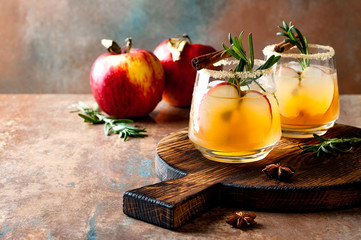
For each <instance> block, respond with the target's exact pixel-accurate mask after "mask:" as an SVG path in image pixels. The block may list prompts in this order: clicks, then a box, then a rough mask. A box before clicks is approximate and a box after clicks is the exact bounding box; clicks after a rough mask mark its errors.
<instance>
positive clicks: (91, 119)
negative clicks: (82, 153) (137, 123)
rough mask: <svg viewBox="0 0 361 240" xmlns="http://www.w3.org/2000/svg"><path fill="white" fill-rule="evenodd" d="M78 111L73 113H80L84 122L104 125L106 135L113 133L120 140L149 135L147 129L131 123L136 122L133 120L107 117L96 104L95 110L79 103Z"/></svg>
mask: <svg viewBox="0 0 361 240" xmlns="http://www.w3.org/2000/svg"><path fill="white" fill-rule="evenodd" d="M76 107H77V108H78V109H77V110H74V111H71V112H73V113H74V112H78V116H79V117H81V118H83V119H84V122H88V123H92V124H103V123H104V132H105V135H107V136H109V135H110V134H111V132H113V133H114V134H119V137H120V138H123V139H124V141H126V140H127V138H128V137H142V138H143V137H146V136H148V135H147V134H144V133H143V132H146V130H145V128H136V127H133V126H131V125H129V123H133V122H134V121H133V120H131V119H117V118H116V117H111V116H105V115H103V114H102V113H101V112H100V108H99V106H98V104H96V103H95V105H94V108H92V107H90V106H88V105H87V104H85V103H83V102H79V103H78V105H77V106H76Z"/></svg>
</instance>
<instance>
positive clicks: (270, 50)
mask: <svg viewBox="0 0 361 240" xmlns="http://www.w3.org/2000/svg"><path fill="white" fill-rule="evenodd" d="M276 45H277V44H272V45H268V46H266V47H265V48H264V49H263V54H264V55H265V56H270V55H276V56H281V57H282V58H303V59H314V60H317V59H318V60H328V59H330V58H332V57H333V56H335V50H334V49H333V48H332V47H330V46H324V45H319V44H308V47H309V48H318V49H322V50H325V52H323V53H313V54H303V53H279V52H276V51H275V50H274V48H275V46H276ZM294 48H297V47H296V46H293V47H292V48H291V49H294Z"/></svg>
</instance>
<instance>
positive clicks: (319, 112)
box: [263, 44, 339, 138]
mask: <svg viewBox="0 0 361 240" xmlns="http://www.w3.org/2000/svg"><path fill="white" fill-rule="evenodd" d="M308 46H309V50H310V52H311V53H310V54H307V55H306V54H300V53H299V52H298V50H297V48H296V47H293V48H291V49H290V50H289V51H287V53H277V52H275V51H274V47H275V45H269V46H266V47H265V48H264V49H263V53H264V55H265V56H266V58H268V57H269V56H271V55H280V56H281V60H280V61H279V62H278V63H277V66H276V70H275V82H276V87H277V91H276V97H277V99H278V102H279V108H280V114H281V125H282V136H284V137H291V138H308V137H312V136H313V134H318V135H323V134H325V133H326V131H327V130H328V129H329V128H331V127H332V126H333V125H334V122H335V121H336V120H337V118H338V116H339V94H338V86H337V74H336V67H335V60H334V55H335V51H334V49H333V48H332V47H329V46H322V45H316V44H309V45H308Z"/></svg>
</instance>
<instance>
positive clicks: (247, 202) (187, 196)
mask: <svg viewBox="0 0 361 240" xmlns="http://www.w3.org/2000/svg"><path fill="white" fill-rule="evenodd" d="M356 133H358V134H361V129H360V128H355V127H351V126H346V125H341V124H336V125H335V126H334V127H333V128H332V129H330V130H329V131H328V132H327V133H326V135H325V137H326V138H330V137H346V136H355V134H356ZM187 134H188V133H187V130H186V129H184V130H180V131H178V132H175V133H172V134H170V135H169V136H167V137H165V138H164V139H162V140H161V141H160V142H159V144H158V146H157V149H156V156H155V166H156V172H157V174H158V176H159V178H160V179H161V180H162V182H160V183H157V184H153V185H149V186H145V187H141V188H138V189H134V190H130V191H127V192H125V193H124V197H123V211H124V213H125V214H127V215H128V216H131V217H134V218H137V219H140V220H143V221H146V222H150V223H152V224H155V225H158V226H161V227H164V228H169V229H176V228H178V227H180V226H182V225H183V224H185V223H186V222H188V221H189V220H191V219H192V218H194V217H195V216H197V215H199V214H200V213H202V212H204V211H206V210H207V209H209V208H212V207H214V206H218V205H221V206H229V207H236V208H238V209H241V210H245V209H247V210H252V209H253V210H263V211H281V212H290V211H292V212H305V211H318V210H330V209H339V208H345V207H351V206H356V205H359V204H360V203H361V147H360V148H358V149H356V150H355V151H353V152H352V153H345V154H339V155H337V156H336V157H334V156H331V155H323V156H322V157H319V158H317V157H316V156H314V155H311V154H302V155H301V154H300V149H299V148H298V145H304V144H310V143H316V142H317V141H316V140H314V139H289V138H282V139H281V141H280V142H279V143H278V144H277V146H276V147H275V148H274V149H273V151H272V152H271V153H270V154H269V155H268V156H267V157H266V158H265V159H264V160H261V161H258V162H253V163H246V164H229V163H228V164H227V163H218V162H214V161H210V160H207V159H206V158H204V157H203V156H202V155H201V154H200V152H199V151H198V150H197V149H196V148H195V147H194V146H193V144H192V143H191V142H190V141H189V139H188V136H187ZM277 162H279V163H281V164H286V165H288V166H290V167H292V168H294V169H295V170H296V172H295V174H294V175H293V176H292V179H291V181H289V182H278V181H276V180H272V179H268V178H267V177H266V175H265V174H263V173H262V169H263V168H264V167H265V166H266V165H268V164H270V163H277Z"/></svg>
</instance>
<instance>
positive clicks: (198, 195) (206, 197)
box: [123, 174, 220, 229]
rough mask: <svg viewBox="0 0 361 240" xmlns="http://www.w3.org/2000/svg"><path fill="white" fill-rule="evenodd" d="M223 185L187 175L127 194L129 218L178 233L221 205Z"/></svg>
mask: <svg viewBox="0 0 361 240" xmlns="http://www.w3.org/2000/svg"><path fill="white" fill-rule="evenodd" d="M219 188H220V185H219V184H216V183H213V182H211V181H208V182H207V181H204V179H203V180H202V179H200V178H199V175H196V176H195V175H193V174H188V175H186V176H184V177H181V178H178V179H173V180H169V181H165V182H160V183H156V184H153V185H149V186H145V187H141V188H137V189H134V190H131V191H127V192H125V193H124V195H123V211H124V213H125V214H126V215H128V216H130V217H133V218H136V219H141V220H143V221H146V222H149V223H152V224H156V225H158V226H161V227H164V228H168V229H176V228H178V227H179V226H181V225H183V224H185V223H186V222H188V221H189V220H190V219H192V218H194V217H196V216H197V215H199V214H201V213H202V212H204V211H206V210H208V209H209V208H212V207H214V206H216V205H218V203H219Z"/></svg>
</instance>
